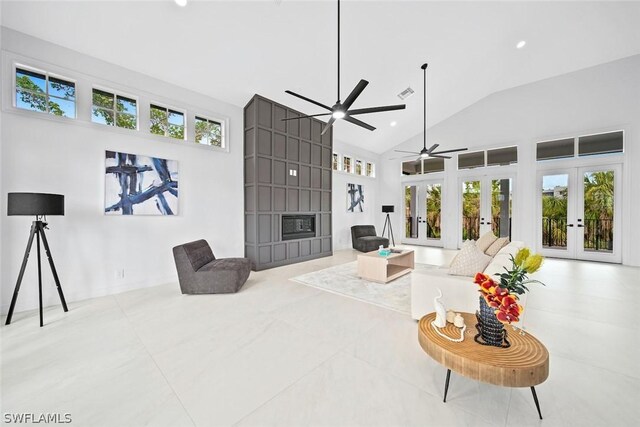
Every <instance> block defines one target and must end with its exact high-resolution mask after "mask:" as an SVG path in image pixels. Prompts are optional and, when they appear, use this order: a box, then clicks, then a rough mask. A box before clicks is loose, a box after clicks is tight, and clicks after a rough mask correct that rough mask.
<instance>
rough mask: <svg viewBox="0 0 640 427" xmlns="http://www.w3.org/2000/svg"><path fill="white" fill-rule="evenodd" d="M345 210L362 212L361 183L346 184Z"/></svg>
mask: <svg viewBox="0 0 640 427" xmlns="http://www.w3.org/2000/svg"><path fill="white" fill-rule="evenodd" d="M347 212H364V188H362V185H361V184H347Z"/></svg>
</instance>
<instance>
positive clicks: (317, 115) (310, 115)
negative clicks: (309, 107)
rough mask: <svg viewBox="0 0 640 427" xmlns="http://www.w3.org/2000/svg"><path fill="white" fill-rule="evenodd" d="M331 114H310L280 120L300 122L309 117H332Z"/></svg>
mask: <svg viewBox="0 0 640 427" xmlns="http://www.w3.org/2000/svg"><path fill="white" fill-rule="evenodd" d="M330 115H331V113H322V114H309V115H308V116H298V117H287V118H284V119H280V120H281V121H283V122H286V121H287V120H300V119H307V118H309V117H320V116H330Z"/></svg>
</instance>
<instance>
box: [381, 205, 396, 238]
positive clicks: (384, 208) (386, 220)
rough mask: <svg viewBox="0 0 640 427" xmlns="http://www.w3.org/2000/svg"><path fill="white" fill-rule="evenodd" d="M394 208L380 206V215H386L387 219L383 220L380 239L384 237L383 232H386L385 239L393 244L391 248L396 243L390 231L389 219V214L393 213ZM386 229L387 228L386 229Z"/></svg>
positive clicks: (391, 206)
mask: <svg viewBox="0 0 640 427" xmlns="http://www.w3.org/2000/svg"><path fill="white" fill-rule="evenodd" d="M393 210H394V206H393V205H382V213H386V214H387V218H386V219H385V220H384V228H383V229H382V237H384V233H385V231H386V232H387V239H389V241H391V242H392V243H393V245H392V246H395V245H396V241H395V239H394V238H393V230H392V229H391V219H390V218H389V214H390V213H393ZM387 227H389V228H388V229H387Z"/></svg>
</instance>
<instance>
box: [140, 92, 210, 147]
mask: <svg viewBox="0 0 640 427" xmlns="http://www.w3.org/2000/svg"><path fill="white" fill-rule="evenodd" d="M148 103H149V110H148V112H149V116H148V117H149V127H148V128H147V132H148V133H149V134H150V135H154V136H158V137H163V138H167V139H168V140H169V141H185V142H188V141H189V135H188V132H187V128H188V126H189V120H188V119H187V117H188V116H187V110H186V109H181V108H176V107H172V106H170V105H169V104H167V103H164V102H156V101H154V100H152V99H151V100H149V101H148ZM154 106H155V107H159V108H164V109H165V110H166V112H167V128H166V129H165V131H164V135H160V134H159V133H154V132H152V131H151V110H152V109H153V107H154ZM171 112H172V113H179V114H182V118H183V125H182V128H183V129H184V132H183V134H182V138H174V137H172V136H171V135H169V113H171ZM193 123H194V126H195V119H194V121H193ZM174 126H177V125H174ZM194 141H195V138H194ZM194 145H201V144H194ZM203 146H204V145H203Z"/></svg>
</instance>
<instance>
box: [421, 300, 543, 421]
mask: <svg viewBox="0 0 640 427" xmlns="http://www.w3.org/2000/svg"><path fill="white" fill-rule="evenodd" d="M461 314H462V316H463V317H464V322H465V324H466V325H467V330H466V332H465V338H464V341H462V342H452V341H449V340H447V339H446V338H443V337H441V336H440V335H438V333H437V332H436V331H435V329H434V328H433V327H432V326H431V322H432V321H433V320H434V319H435V318H436V314H435V313H429V314H427V315H426V316H424V317H423V318H422V319H420V322H419V324H418V340H419V341H420V346H421V347H422V349H423V350H424V351H425V352H426V353H427V354H428V355H429V356H431V357H432V358H433V359H434V360H435V361H436V362H438V363H440V364H441V365H443V366H444V367H445V368H447V379H446V381H445V387H444V400H443V401H444V402H446V401H447V391H448V389H449V378H450V376H451V371H454V372H456V373H457V374H460V375H462V376H464V377H467V378H471V379H474V380H477V381H482V382H485V383H489V384H494V385H499V386H503V387H531V393H532V394H533V400H534V402H535V404H536V409H537V410H538V415H539V416H540V419H542V412H540V404H539V403H538V396H537V395H536V389H535V387H534V386H536V385H538V384H541V383H543V382H544V381H545V380H546V379H547V377H548V376H549V352H548V351H547V349H546V348H545V346H544V345H543V344H542V343H541V342H540V341H538V340H537V339H536V338H535V337H534V336H533V335H531V334H528V333H527V334H525V335H520V334H518V333H515V332H512V331H509V332H511V333H510V334H509V337H508V338H509V342H510V343H511V347H509V348H499V347H493V346H488V345H481V344H478V343H476V342H475V341H474V340H473V337H474V335H475V334H476V333H477V332H476V329H475V324H476V323H477V320H476V316H475V314H472V313H461ZM507 327H509V326H507ZM459 331H460V330H459V329H458V328H456V327H455V326H453V325H451V324H447V326H446V327H445V328H443V329H442V332H443V333H444V334H445V335H447V336H450V337H451V338H455V337H459V336H460V332H459Z"/></svg>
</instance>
